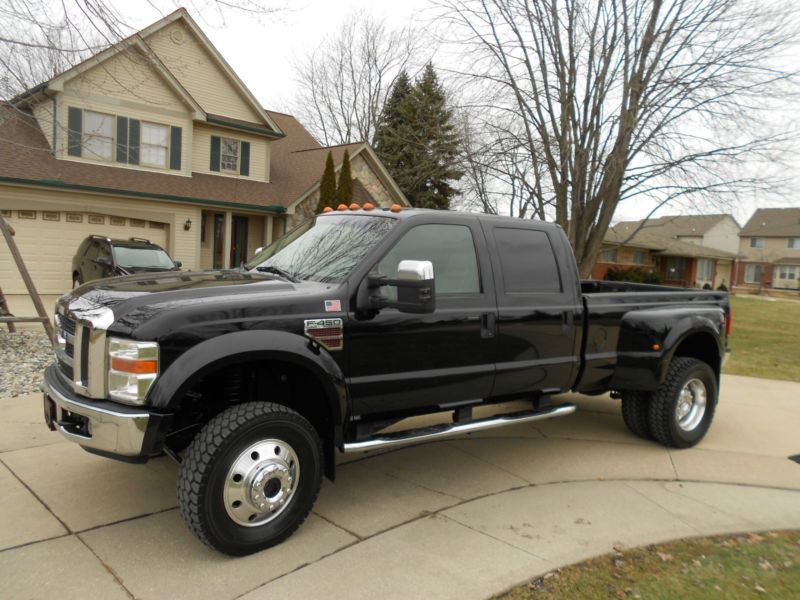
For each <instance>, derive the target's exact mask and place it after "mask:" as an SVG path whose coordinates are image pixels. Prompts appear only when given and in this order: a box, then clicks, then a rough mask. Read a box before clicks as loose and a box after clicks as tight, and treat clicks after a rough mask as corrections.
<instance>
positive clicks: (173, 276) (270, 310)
mask: <svg viewBox="0 0 800 600" xmlns="http://www.w3.org/2000/svg"><path fill="white" fill-rule="evenodd" d="M339 287H341V286H340V284H325V283H318V282H313V281H301V282H298V283H293V282H290V281H287V280H285V279H283V278H281V277H279V276H277V275H273V274H270V273H258V272H247V271H238V270H236V271H234V270H228V271H203V272H176V271H171V272H166V273H141V274H137V275H128V276H123V277H114V278H110V279H102V280H98V281H95V282H90V283H87V284H84V285H82V286H80V287H79V288H76V289H75V290H73V291H72V292H70V293H68V294H66V295H65V296H63V297H62V298H61V299H60V300H59V304H61V305H62V306H63V307H65V308H67V307H68V310H69V311H70V312H72V313H73V314H74V315H75V316H76V317H78V318H87V319H92V318H93V316H96V315H97V314H98V313H103V314H106V315H107V316H106V319H105V321H106V323H107V324H108V329H109V330H111V331H114V332H117V333H121V334H124V335H131V336H133V337H137V338H140V339H159V338H161V337H163V336H164V335H167V334H168V333H170V332H174V331H175V330H176V329H180V328H183V327H185V326H187V325H190V324H194V325H199V324H201V323H211V322H214V323H220V322H224V323H232V322H238V323H241V322H242V321H247V320H251V319H264V318H265V317H269V316H271V315H278V314H280V315H284V316H286V315H289V314H301V313H302V314H305V313H307V312H324V306H325V304H324V300H322V298H331V299H333V298H339V295H338V293H336V292H335V290H336V289H337V288H339ZM105 309H110V310H111V311H112V312H113V319H112V318H111V317H110V316H108V310H105Z"/></svg>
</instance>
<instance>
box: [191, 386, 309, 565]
mask: <svg viewBox="0 0 800 600" xmlns="http://www.w3.org/2000/svg"><path fill="white" fill-rule="evenodd" d="M321 456H322V443H321V442H320V438H319V435H318V434H317V432H316V430H315V429H314V428H313V427H312V426H311V424H310V423H309V422H308V421H307V420H306V419H304V418H303V417H302V416H300V415H299V414H297V413H296V412H294V411H293V410H291V409H289V408H287V407H285V406H281V405H279V404H272V403H270V402H247V403H244V404H238V405H236V406H233V407H231V408H229V409H227V410H225V411H223V412H222V413H220V414H219V415H217V416H216V417H214V418H213V419H212V420H211V421H209V422H208V423H207V424H206V425H205V427H203V429H202V430H201V431H200V433H198V435H197V437H196V438H195V439H194V440H193V441H192V443H191V445H190V446H189V448H188V450H187V452H186V455H185V457H184V460H183V462H182V464H181V469H180V473H179V475H178V507H179V509H180V512H181V515H182V516H183V519H184V521H186V524H187V525H188V526H189V529H191V531H192V533H194V535H195V536H197V537H198V538H199V539H200V540H201V541H202V542H204V543H205V544H207V545H209V546H211V547H212V548H215V549H217V550H219V551H220V552H224V553H225V554H230V555H233V556H243V555H245V554H251V553H253V552H257V551H258V550H262V549H264V548H268V547H270V546H273V545H275V544H278V543H280V542H281V541H283V540H284V539H286V538H287V537H289V536H290V535H291V534H292V533H293V532H294V531H295V530H296V529H297V528H298V527H299V526H300V524H301V523H302V522H303V521H304V520H305V518H306V517H307V516H308V513H309V512H310V511H311V508H312V506H313V505H314V501H315V500H316V499H317V495H318V494H319V487H320V481H321V478H322V460H321Z"/></svg>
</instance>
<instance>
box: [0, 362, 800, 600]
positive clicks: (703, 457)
mask: <svg viewBox="0 0 800 600" xmlns="http://www.w3.org/2000/svg"><path fill="white" fill-rule="evenodd" d="M571 400H573V401H575V402H576V403H577V404H578V412H577V413H576V414H575V415H573V416H571V417H566V418H564V419H556V420H552V421H545V422H539V423H536V424H533V425H531V424H529V425H518V426H513V427H508V428H505V429H499V430H495V431H493V432H485V433H483V434H476V435H471V436H468V437H462V438H455V439H452V440H449V441H445V442H438V443H432V444H427V445H422V446H416V447H410V448H404V449H400V450H395V451H392V452H387V453H384V454H377V455H376V454H370V455H366V454H364V455H354V456H348V457H347V458H346V460H347V462H345V463H344V464H342V465H341V466H340V469H339V473H338V478H337V481H336V483H335V484H330V483H328V482H326V483H325V484H324V486H323V489H322V493H321V495H320V498H319V501H318V502H317V505H316V507H315V508H314V512H313V514H312V515H311V516H310V517H309V519H308V520H307V521H306V523H305V524H304V525H303V526H302V527H301V528H300V530H299V531H298V532H297V533H296V534H295V535H294V536H293V537H292V538H290V539H289V540H288V541H287V542H285V543H283V544H282V545H280V546H278V547H276V548H272V549H270V550H267V551H264V552H261V553H259V554H257V555H254V556H249V557H247V558H240V559H232V558H228V557H225V556H222V555H220V554H217V553H215V552H213V551H211V550H209V549H207V548H206V547H204V546H203V545H202V544H200V543H199V542H198V541H196V540H195V539H194V538H193V537H192V536H191V535H190V534H189V532H188V530H187V529H186V528H185V527H184V525H183V522H182V521H181V518H180V515H179V514H178V511H177V509H176V508H175V491H174V484H175V477H176V471H177V468H176V466H175V465H174V464H172V463H171V462H170V461H169V460H167V459H158V460H153V461H151V462H150V463H148V464H147V465H127V464H123V463H118V462H115V461H111V460H107V459H102V458H98V457H95V456H92V455H90V454H88V453H86V452H84V451H83V450H81V449H80V448H78V447H77V446H75V445H73V444H70V443H66V442H62V441H61V438H60V437H59V436H58V435H57V434H55V433H51V432H48V431H47V430H46V428H45V426H44V424H43V423H42V417H41V412H42V411H41V401H40V398H39V395H38V394H35V395H31V396H27V397H21V398H15V399H2V400H0V405H2V407H3V409H4V410H3V418H2V422H1V423H0V463H1V464H0V502H2V505H1V506H2V510H0V580H2V582H3V583H2V588H0V589H2V592H0V595H3V596H6V597H9V598H48V597H53V598H60V599H64V598H86V597H94V598H170V599H173V598H184V597H185V598H193V599H197V598H215V599H216V598H240V597H242V598H247V599H257V598H265V599H266V598H277V597H280V598H282V599H287V598H303V599H306V598H314V597H326V598H348V599H350V598H374V597H384V598H395V597H396V598H409V597H436V598H459V599H464V598H485V597H487V596H490V595H492V594H494V593H497V592H500V591H503V590H505V589H506V588H508V587H510V586H511V585H514V584H516V583H519V582H522V581H524V580H526V579H527V578H530V577H533V576H536V575H539V574H541V573H544V572H546V571H549V570H551V569H553V568H556V567H558V566H562V565H564V564H568V563H572V562H575V561H579V560H582V559H584V558H587V557H590V556H594V555H597V554H601V553H605V552H608V551H610V550H611V549H612V548H613V547H614V546H618V547H619V546H637V545H642V544H647V543H651V542H658V541H663V540H668V539H673V538H678V537H686V536H697V535H705V534H715V533H727V532H740V531H748V530H749V531H755V530H763V529H781V528H800V464H797V463H795V462H793V461H791V460H789V459H788V457H789V456H790V455H796V454H800V434H798V431H800V384H795V383H787V382H779V381H766V380H759V379H752V378H747V377H736V376H725V377H724V378H723V383H722V400H721V402H720V405H719V409H718V412H717V417H716V421H715V423H714V425H713V427H712V429H711V432H710V433H709V435H708V437H707V438H706V440H704V442H703V443H702V444H701V445H700V446H699V447H698V448H694V449H690V450H682V451H674V450H666V449H665V448H662V447H659V446H657V445H655V444H653V443H646V442H644V441H642V440H639V439H638V438H636V437H634V436H632V435H631V434H629V433H628V432H627V430H626V429H625V427H624V425H623V423H622V419H621V417H620V414H619V406H618V403H617V402H615V401H613V400H611V399H610V398H608V397H598V398H588V397H583V396H575V397H572V398H571ZM510 408H513V407H510Z"/></svg>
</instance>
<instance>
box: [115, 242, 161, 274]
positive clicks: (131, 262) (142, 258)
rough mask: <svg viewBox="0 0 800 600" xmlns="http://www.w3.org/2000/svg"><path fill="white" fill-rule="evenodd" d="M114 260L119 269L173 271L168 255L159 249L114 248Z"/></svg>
mask: <svg viewBox="0 0 800 600" xmlns="http://www.w3.org/2000/svg"><path fill="white" fill-rule="evenodd" d="M114 258H115V259H116V261H117V264H118V265H119V266H120V267H125V268H129V269H174V268H175V263H173V262H172V259H171V258H170V257H169V254H167V253H166V252H164V251H163V250H161V249H160V248H126V247H125V246H114Z"/></svg>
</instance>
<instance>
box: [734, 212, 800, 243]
mask: <svg viewBox="0 0 800 600" xmlns="http://www.w3.org/2000/svg"><path fill="white" fill-rule="evenodd" d="M739 236H740V237H800V207H795V208H759V209H758V210H756V212H754V213H753V216H752V217H750V220H749V221H748V222H747V223H746V224H745V226H744V227H742V230H741V231H740V232H739Z"/></svg>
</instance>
